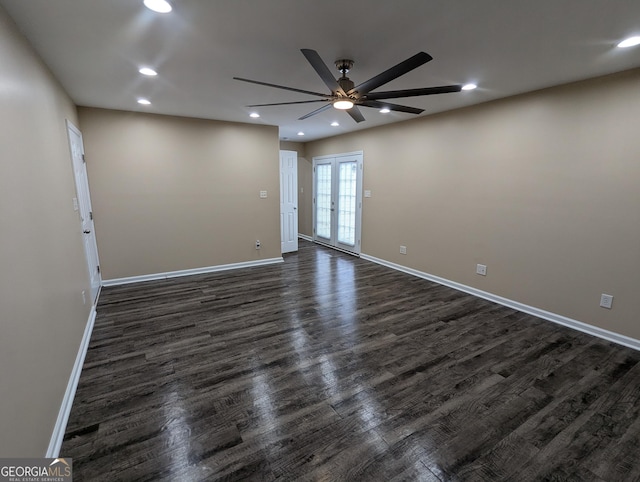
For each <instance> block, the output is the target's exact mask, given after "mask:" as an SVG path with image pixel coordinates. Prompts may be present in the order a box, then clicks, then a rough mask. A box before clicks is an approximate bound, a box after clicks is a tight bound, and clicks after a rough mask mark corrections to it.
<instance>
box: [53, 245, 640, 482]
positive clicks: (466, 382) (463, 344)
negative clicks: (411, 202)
mask: <svg viewBox="0 0 640 482" xmlns="http://www.w3.org/2000/svg"><path fill="white" fill-rule="evenodd" d="M639 412H640V353H639V352H636V351H633V350H631V349H628V348H625V347H622V346H618V345H615V344H613V343H609V342H606V341H603V340H600V339H597V338H593V337H591V336H589V335H586V334H583V333H580V332H577V331H573V330H570V329H568V328H564V327H561V326H558V325H555V324H552V323H550V322H547V321H543V320H539V319H537V318H535V317H532V316H529V315H526V314H523V313H520V312H517V311H514V310H512V309H509V308H505V307H502V306H498V305H495V304H493V303H491V302H488V301H485V300H482V299H479V298H474V297H473V296H470V295H467V294H464V293H461V292H458V291H455V290H452V289H449V288H446V287H443V286H440V285H437V284H434V283H431V282H428V281H425V280H422V279H419V278H415V277H412V276H409V275H406V274H403V273H400V272H396V271H393V270H391V269H388V268H385V267H382V266H379V265H376V264H373V263H370V262H368V261H365V260H361V259H359V258H355V257H352V256H349V255H346V254H343V253H340V252H336V251H332V250H329V249H326V248H323V247H320V246H316V245H312V244H311V243H307V242H301V245H300V251H299V252H298V253H296V254H290V255H285V263H283V264H278V265H271V266H265V267H257V268H248V269H242V270H236V271H226V272H220V273H215V274H208V275H199V276H191V277H184V278H176V279H172V280H163V281H153V282H147V283H140V284H135V285H126V286H120V287H111V288H105V289H104V290H103V292H102V295H101V297H100V303H99V306H98V316H97V319H96V324H95V329H94V332H93V336H92V339H91V344H90V347H89V351H88V353H87V357H86V361H85V364H84V368H83V371H82V376H81V378H80V383H79V386H78V391H77V394H76V398H75V401H74V404H73V409H72V412H71V416H70V420H69V424H68V426H67V432H66V436H65V441H64V444H63V446H62V451H61V455H62V456H65V457H72V458H73V469H74V475H75V480H77V481H80V480H87V481H95V480H109V481H112V480H126V481H128V480H154V481H155V480H168V481H198V480H244V479H250V480H322V481H334V480H348V481H355V480H381V481H387V480H426V481H445V480H482V481H483V480H487V481H497V480H510V481H511V480H513V481H518V482H520V481H528V480H572V481H573V480H576V481H577V480H580V481H600V480H603V481H631V480H640V448H639V443H640V417H639V416H638V415H639Z"/></svg>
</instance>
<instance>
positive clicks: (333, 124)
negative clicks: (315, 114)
mask: <svg viewBox="0 0 640 482" xmlns="http://www.w3.org/2000/svg"><path fill="white" fill-rule="evenodd" d="M339 125H340V124H338V123H337V122H336V121H333V122H332V123H331V127H338V126H339Z"/></svg>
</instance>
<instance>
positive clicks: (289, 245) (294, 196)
mask: <svg viewBox="0 0 640 482" xmlns="http://www.w3.org/2000/svg"><path fill="white" fill-rule="evenodd" d="M288 155H291V157H292V158H293V164H292V168H293V171H294V172H293V175H292V178H291V183H288V182H287V180H286V178H285V176H284V174H285V169H286V167H285V166H284V161H286V160H287V156H288ZM287 198H288V201H287ZM288 221H290V223H289V222H288ZM287 228H291V229H290V230H289V229H287ZM289 231H292V232H289ZM287 233H288V234H289V235H290V237H291V238H292V239H291V240H289V241H287V239H285V238H286V237H287ZM280 251H281V253H292V252H295V251H298V153H297V152H296V151H289V150H280Z"/></svg>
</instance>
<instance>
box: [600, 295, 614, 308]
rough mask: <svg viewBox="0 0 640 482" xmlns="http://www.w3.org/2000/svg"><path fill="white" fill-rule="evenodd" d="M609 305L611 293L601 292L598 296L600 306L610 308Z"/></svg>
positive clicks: (611, 303) (611, 301)
mask: <svg viewBox="0 0 640 482" xmlns="http://www.w3.org/2000/svg"><path fill="white" fill-rule="evenodd" d="M611 305H613V295H605V294H604V293H602V295H601V296H600V306H601V307H603V308H606V309H608V310H610V309H611Z"/></svg>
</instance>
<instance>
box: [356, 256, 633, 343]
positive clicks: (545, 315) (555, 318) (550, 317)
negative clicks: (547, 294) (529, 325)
mask: <svg viewBox="0 0 640 482" xmlns="http://www.w3.org/2000/svg"><path fill="white" fill-rule="evenodd" d="M360 257H361V258H362V259H366V260H367V261H371V262H373V263H376V264H380V265H382V266H386V267H388V268H392V269H395V270H397V271H402V272H403V273H407V274H410V275H413V276H417V277H418V278H423V279H426V280H429V281H433V282H434V283H438V284H441V285H444V286H448V287H449V288H453V289H456V290H458V291H463V292H465V293H469V294H471V295H474V296H477V297H479V298H484V299H485V300H489V301H493V302H494V303H498V304H499V305H503V306H506V307H509V308H513V309H514V310H518V311H522V312H523V313H528V314H530V315H533V316H537V317H538V318H542V319H543V320H547V321H551V322H553V323H557V324H559V325H563V326H566V327H569V328H573V329H574V330H578V331H581V332H583V333H587V334H589V335H593V336H597V337H598V338H602V339H604V340H607V341H611V342H613V343H617V344H619V345H624V346H626V347H629V348H633V349H634V350H639V351H640V340H636V339H635V338H631V337H628V336H625V335H621V334H619V333H615V332H613V331H609V330H605V329H603V328H598V327H597V326H593V325H590V324H588V323H584V322H582V321H578V320H574V319H572V318H568V317H566V316H563V315H558V314H556V313H552V312H550V311H545V310H542V309H540V308H536V307H535V306H530V305H525V304H524V303H520V302H518V301H514V300H510V299H508V298H503V297H502V296H498V295H494V294H493V293H489V292H487V291H482V290H479V289H477V288H473V287H471V286H467V285H464V284H462V283H457V282H455V281H451V280H448V279H446V278H441V277H439V276H434V275H432V274H429V273H425V272H423V271H418V270H416V269H413V268H409V267H407V266H402V265H400V264H396V263H392V262H390V261H386V260H384V259H380V258H376V257H374V256H369V255H367V254H361V255H360Z"/></svg>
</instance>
